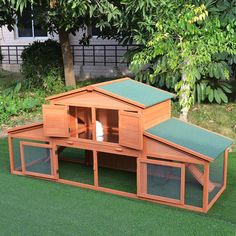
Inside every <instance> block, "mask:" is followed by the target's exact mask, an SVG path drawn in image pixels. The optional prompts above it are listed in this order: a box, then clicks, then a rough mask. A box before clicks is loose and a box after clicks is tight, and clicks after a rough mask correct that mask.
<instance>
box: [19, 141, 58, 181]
mask: <svg viewBox="0 0 236 236" xmlns="http://www.w3.org/2000/svg"><path fill="white" fill-rule="evenodd" d="M20 151H21V165H22V172H23V174H25V175H31V176H37V177H41V178H47V179H54V178H55V171H54V168H53V155H52V147H51V146H50V145H48V144H41V143H31V142H23V141H21V142H20Z"/></svg>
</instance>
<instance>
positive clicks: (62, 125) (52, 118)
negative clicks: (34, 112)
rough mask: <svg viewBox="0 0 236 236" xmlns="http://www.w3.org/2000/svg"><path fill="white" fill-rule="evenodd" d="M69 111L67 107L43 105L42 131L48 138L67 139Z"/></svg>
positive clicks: (68, 133) (68, 134)
mask: <svg viewBox="0 0 236 236" xmlns="http://www.w3.org/2000/svg"><path fill="white" fill-rule="evenodd" d="M69 119H70V117H69V110H68V107H67V106H56V105H43V131H44V135H45V136H49V137H69V136H70V131H69Z"/></svg>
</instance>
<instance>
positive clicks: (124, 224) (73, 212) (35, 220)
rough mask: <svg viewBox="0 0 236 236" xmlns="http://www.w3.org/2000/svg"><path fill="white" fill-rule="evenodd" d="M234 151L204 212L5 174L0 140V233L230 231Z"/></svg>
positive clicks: (235, 228)
mask: <svg viewBox="0 0 236 236" xmlns="http://www.w3.org/2000/svg"><path fill="white" fill-rule="evenodd" d="M235 179H236V153H231V154H230V155H229V168H228V186H227V190H226V191H225V192H224V194H223V195H222V196H221V198H220V199H219V200H218V201H217V202H216V204H215V205H214V206H213V208H212V209H211V210H210V211H209V213H208V214H199V213H194V212H190V211H186V210H181V209H177V208H172V207H168V206H164V205H159V204H154V203H150V202H145V201H141V200H133V199H129V198H123V197H120V196H115V195H111V194H106V193H102V192H96V191H92V190H87V189H81V188H77V187H72V186H69V185H63V184H57V183H53V182H49V181H45V180H40V179H34V178H30V177H22V176H16V175H10V173H9V157H8V146H7V140H6V139H0V219H1V220H0V235H235V234H236V181H235Z"/></svg>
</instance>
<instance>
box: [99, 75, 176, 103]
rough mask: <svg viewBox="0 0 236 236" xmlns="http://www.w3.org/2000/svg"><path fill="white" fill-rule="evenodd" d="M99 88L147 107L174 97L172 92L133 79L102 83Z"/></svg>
mask: <svg viewBox="0 0 236 236" xmlns="http://www.w3.org/2000/svg"><path fill="white" fill-rule="evenodd" d="M98 88H100V89H103V90H105V91H107V92H110V93H113V94H114V95H118V96H120V97H123V98H125V99H129V100H131V101H134V102H137V103H139V104H141V105H143V106H145V107H149V106H152V105H155V104H157V103H160V102H163V101H166V100H168V99H171V98H173V97H174V95H173V94H171V93H168V92H165V91H163V90H161V89H157V88H154V87H151V86H147V85H145V84H142V83H139V82H136V81H134V80H131V79H127V80H122V81H118V82H114V83H111V84H105V85H100V86H98Z"/></svg>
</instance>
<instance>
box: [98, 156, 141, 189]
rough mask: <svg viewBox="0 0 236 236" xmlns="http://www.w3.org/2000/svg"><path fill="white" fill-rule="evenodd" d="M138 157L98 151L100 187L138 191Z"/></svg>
mask: <svg viewBox="0 0 236 236" xmlns="http://www.w3.org/2000/svg"><path fill="white" fill-rule="evenodd" d="M136 166H137V164H136V158H135V157H130V156H124V155H117V154H111V153H104V152H98V182H99V183H98V185H99V187H104V188H109V189H114V190H119V191H123V192H128V193H137V178H136Z"/></svg>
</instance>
